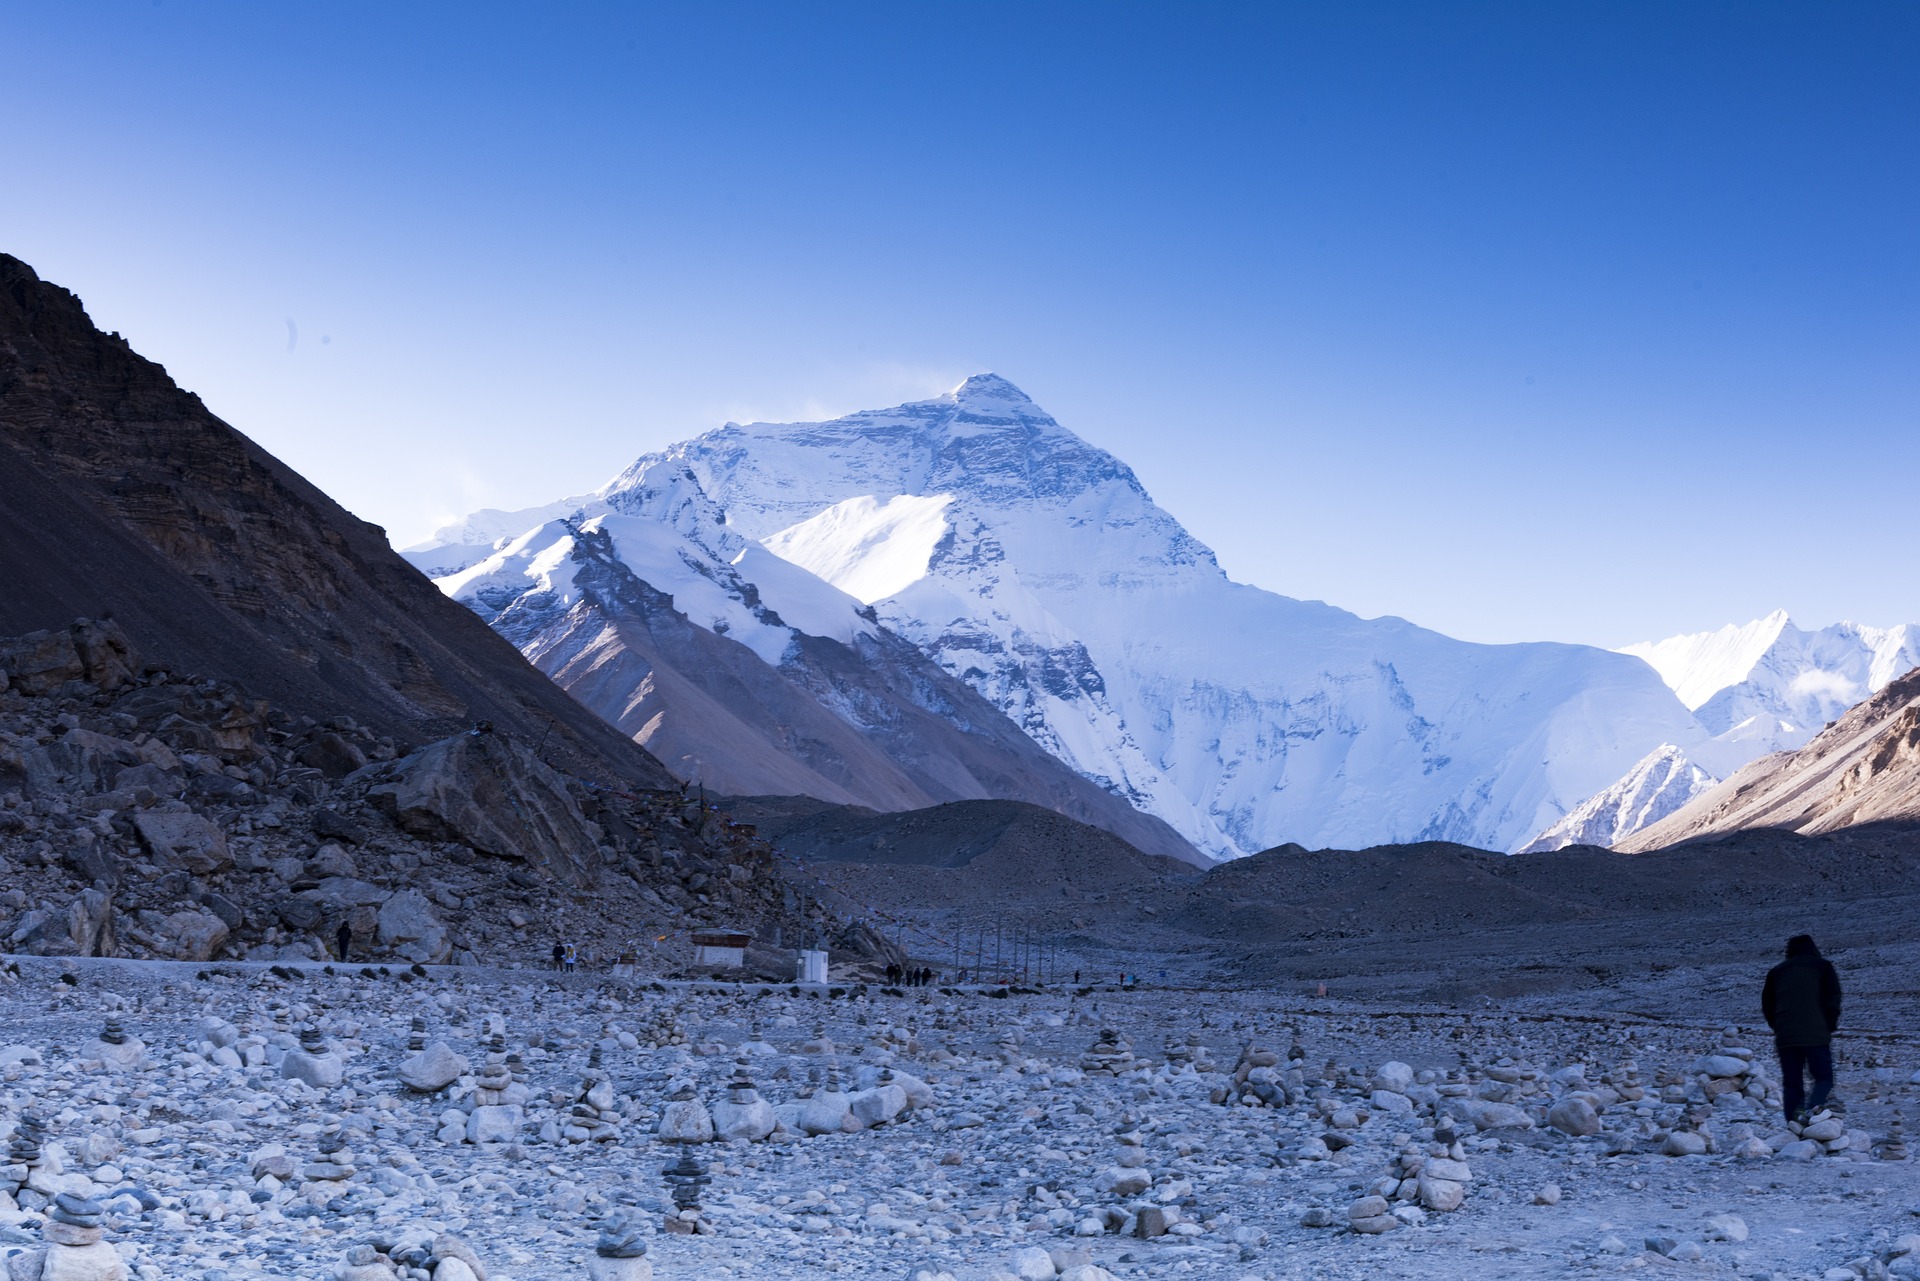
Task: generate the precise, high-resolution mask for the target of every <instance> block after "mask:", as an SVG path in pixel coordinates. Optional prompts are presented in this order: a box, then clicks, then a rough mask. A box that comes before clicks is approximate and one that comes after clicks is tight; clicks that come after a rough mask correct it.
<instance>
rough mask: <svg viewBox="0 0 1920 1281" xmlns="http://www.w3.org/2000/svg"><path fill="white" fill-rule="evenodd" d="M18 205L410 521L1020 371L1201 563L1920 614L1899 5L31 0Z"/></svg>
mask: <svg viewBox="0 0 1920 1281" xmlns="http://www.w3.org/2000/svg"><path fill="white" fill-rule="evenodd" d="M0 56H4V59H5V61H4V65H5V67H6V72H5V74H4V75H0V129H4V135H3V136H4V137H5V138H6V139H7V148H6V155H7V175H8V178H7V183H6V190H5V194H4V197H0V250H4V251H6V252H10V253H13V254H16V255H18V256H20V257H22V258H24V259H26V260H27V261H28V262H30V263H32V264H33V265H34V266H35V267H36V268H37V269H38V270H39V271H40V272H41V274H42V275H44V276H46V277H47V278H49V279H52V280H55V281H58V282H59V283H61V284H64V285H66V286H68V287H69V288H71V289H73V290H74V291H75V292H77V293H79V294H80V295H81V297H82V298H84V299H85V300H86V302H87V303H88V305H89V308H90V309H91V311H92V312H93V315H94V317H95V319H96V320H97V321H98V322H99V323H101V324H102V325H103V326H104V327H106V328H109V329H118V330H120V331H122V332H123V333H124V334H126V335H127V337H128V338H129V339H130V340H131V341H132V342H133V343H134V345H135V346H136V347H137V348H138V349H140V350H141V351H143V352H145V353H146V354H148V355H150V356H152V357H153V358H155V359H157V360H160V361H162V362H163V363H164V364H166V365H167V367H168V368H169V369H170V370H171V371H172V372H173V373H174V375H175V376H176V377H177V378H178V379H179V380H180V381H181V382H182V383H184V384H185V385H187V386H189V387H191V388H193V389H195V390H197V391H198V392H200V393H201V394H202V395H203V396H204V397H205V399H206V400H207V402H208V404H209V405H211V406H212V407H213V408H214V409H215V411H216V412H218V413H221V414H222V415H223V416H225V417H226V418H228V420H229V421H231V422H233V423H234V424H235V425H236V426H238V427H240V428H241V429H242V430H244V431H246V432H247V433H249V434H250V435H252V436H253V437H255V438H256V439H258V440H260V441H261V442H262V443H264V444H265V445H266V446H268V447H269V448H270V449H272V450H274V451H275V452H276V453H278V454H279V455H280V456H281V457H283V458H285V459H286V460H287V461H288V462H290V463H292V464H293V465H294V466H296V467H298V468H299V469H300V470H302V471H303V472H305V473H306V474H307V475H308V476H309V477H311V478H312V479H313V480H315V481H316V482H317V483H319V484H320V485H322V486H323V487H324V488H326V489H327V490H328V491H329V492H331V493H332V494H334V495H335V496H336V497H337V498H339V499H340V500H341V501H342V502H344V503H345V504H346V505H347V506H348V507H350V508H352V509H353V510H354V511H356V512H357V513H359V514H360V515H362V516H365V517H366V518H368V519H370V520H374V521H376V522H378V523H380V524H383V525H385V526H387V527H388V529H389V530H390V531H391V532H392V534H393V535H394V537H395V539H396V541H400V542H409V541H413V540H415V539H417V538H419V537H421V536H423V535H424V534H425V533H426V532H427V531H428V530H429V529H430V528H431V527H432V526H433V525H434V524H435V523H437V522H438V521H439V520H440V519H442V518H445V517H447V516H449V515H452V514H455V513H458V512H462V511H465V510H467V509H469V508H472V507H477V506H483V505H485V506H521V505H527V504H531V503H535V502H541V501H546V500H548V499H551V498H554V497H557V496H559V495H561V494H564V493H568V492H576V491H578V490H581V489H584V488H588V487H591V486H592V485H595V484H597V483H599V482H600V481H601V480H603V479H605V478H606V477H607V476H608V475H610V474H612V473H613V472H614V471H616V470H617V469H618V468H619V467H621V466H622V465H624V464H625V463H626V462H628V461H629V460H631V458H632V457H633V456H634V455H636V454H638V453H640V452H642V451H644V450H646V449H649V448H652V447H656V446H658V445H661V444H663V443H666V442H668V441H671V440H675V439H679V438H682V437H685V436H688V435H691V434H693V433H694V432H696V431H699V430H703V429H705V428H707V427H709V426H712V425H715V424H717V423H719V422H721V421H724V420H726V419H728V418H737V419H745V418H792V417H813V416H820V415H823V414H828V413H836V412H844V411H848V410H852V409H857V408H865V407H872V406H879V405H885V404H891V403H895V402H898V401H900V400H904V399H911V398H918V397H921V396H925V395H930V394H934V393H936V392H938V391H940V390H942V389H944V388H945V387H947V386H949V385H951V384H953V383H955V382H957V381H958V380H959V379H960V378H961V377H963V376H965V375H966V374H969V373H973V372H978V371H981V370H988V369H991V370H994V371H996V372H999V373H1001V374H1004V375H1005V376H1007V377H1009V378H1011V379H1013V380H1014V381H1015V382H1017V383H1019V384H1020V385H1021V386H1023V387H1024V388H1025V389H1026V390H1027V391H1028V392H1029V394H1031V395H1032V396H1033V397H1034V398H1035V399H1036V400H1038V401H1039V402H1040V403H1041V404H1042V405H1043V406H1045V407H1047V408H1048V409H1049V410H1051V411H1052V412H1053V413H1054V414H1055V415H1056V416H1057V417H1058V418H1060V420H1061V421H1062V422H1063V423H1065V424H1066V425H1067V426H1068V427H1070V428H1072V429H1074V430H1076V431H1078V432H1079V433H1080V434H1081V435H1083V436H1085V437H1087V438H1088V439H1090V440H1092V441H1094V442H1095V443H1097V444H1100V445H1102V446H1104V447H1106V448H1108V449H1111V450H1112V451H1113V452H1115V453H1116V454H1118V455H1119V456H1120V457H1122V458H1123V459H1125V460H1126V461H1127V462H1128V463H1130V464H1131V465H1132V466H1133V467H1134V469H1135V470H1136V471H1137V472H1138V473H1139V475H1140V476H1141V478H1142V480H1143V481H1144V482H1145V483H1146V485H1147V487H1148V489H1149V490H1150V491H1151V492H1152V493H1153V495H1154V496H1155V497H1156V498H1157V499H1158V500H1159V501H1160V502H1161V504H1162V505H1163V506H1165V507H1166V508H1168V509H1169V510H1170V511H1172V512H1173V513H1174V515H1176V516H1177V517H1179V518H1180V519H1181V520H1182V521H1184V522H1185V523H1186V524H1187V525H1188V526H1189V527H1190V528H1191V529H1192V530H1193V531H1194V532H1195V533H1196V534H1197V535H1198V536H1199V537H1201V538H1202V539H1204V540H1205V541H1207V542H1208V543H1210V544H1211V545H1212V546H1213V547H1214V548H1215V549H1216V550H1217V551H1218V552H1219V554H1220V558H1221V561H1222V564H1223V565H1224V566H1225V567H1226V568H1227V570H1228V571H1229V572H1230V573H1232V574H1233V575H1234V576H1235V577H1237V578H1240V579H1242V580H1245V581H1250V582H1255V583H1258V584H1260V585H1262V586H1265V587H1269V588H1272V589H1274V590H1276V591H1281V592H1285V593H1287V594H1289V595H1295V596H1305V597H1317V598H1321V599H1325V600H1329V601H1332V602H1334V603H1336V604H1339V605H1343V606H1346V607H1347V608H1350V609H1354V610H1356V611H1358V612H1360V613H1362V614H1367V615H1373V614H1381V613H1393V614H1399V615H1402V616H1405V617H1408V618H1411V619H1413V620H1415V621H1417V622H1420V623H1423V624H1426V625H1428V626H1433V627H1437V628H1439V629H1441V630H1443V631H1447V632H1450V633H1453V634H1455V635H1459V636H1463V637H1467V638H1470V639H1477V640H1498V641H1507V640H1526V639H1558V640H1580V641H1589V642H1593V643H1597V644H1621V643H1626V642H1629V641H1632V640H1636V639H1642V638H1648V637H1655V636H1661V635H1666V634H1669V633H1673V632H1677V631H1682V630H1696V629H1702V628H1707V627H1712V626H1717V625H1719V624H1721V623H1724V622H1731V621H1744V620H1746V619H1749V618H1752V617H1755V616H1758V615H1760V614H1764V613H1766V612H1768V611H1769V610H1771V609H1774V608H1776V607H1785V608H1787V609H1789V610H1791V611H1792V612H1793V613H1794V615H1795V617H1796V619H1797V620H1798V621H1800V622H1801V623H1802V624H1803V625H1819V624H1824V623H1828V622H1832V621H1834V620H1836V619H1839V618H1842V617H1852V618H1856V619H1858V620H1860V621H1865V622H1875V623H1883V624H1884V623H1893V622H1900V621H1909V620H1920V577H1916V575H1915V574H1914V573H1913V571H1912V566H1911V562H1912V555H1911V551H1912V548H1913V545H1914V537H1913V532H1912V531H1913V516H1912V498H1911V492H1912V489H1911V487H1912V478H1913V477H1914V476H1915V475H1916V474H1920V466H1917V465H1920V421H1917V420H1920V408H1917V407H1920V303H1917V301H1916V299H1917V298H1920V292H1917V289H1916V287H1917V286H1920V235H1916V232H1917V231H1920V226H1916V223H1917V222H1920V214H1917V213H1916V211H1917V210H1920V145H1916V142H1917V139H1920V77H1916V76H1915V75H1914V74H1913V70H1912V69H1913V68H1914V67H1915V66H1916V65H1920V8H1916V7H1914V6H1913V5H1911V4H1844V5H1814V4H1803V5H1770V4H1754V3H1737V4H1709V3H1698V4H1690V3H1680V4H1665V3H1662V4H1653V3H1648V4H1614V5H1582V4H1550V5H1541V4H1537V3H1523V4H1513V5H1470V4H1448V5H1437V4H1420V5H1390V4H1378V5H1369V4H1351V5H1325V4H1313V5H1299V6H1289V5H1283V4H1262V5H1251V6H1230V5H1214V6H1207V5H1186V4H1182V5H1170V4H1169V5H1159V6H1148V5H1126V4H1098V5H1085V6H1076V5H1044V4H1043V5H1035V4H1031V3H1024V4H1005V5H981V4H972V5H964V6H960V5H953V6H933V5H903V4H898V3H894V4H884V5H872V6H864V5H856V4H834V5H818V4H800V3H781V4H771V5H727V4H713V3H708V4H700V5H685V6H672V7H658V6H638V5H630V4H622V5H606V6H592V5H575V6H568V5H541V6H533V5H527V6H518V7H501V6H489V5H485V4H474V3H467V4H460V5H445V6H437V7H425V6H411V5H393V4H378V5H372V4H369V5H355V4H338V3H336V4H327V5H314V4H279V5H258V4H232V5H222V4H202V3H186V2H182V0H159V2H158V3H154V2H151V0H143V2H142V3H137V4H117V3H111V2H105V0H103V2H101V3H93V4H86V5H76V4H70V3H57V4H55V3H49V4H37V3H36V4H22V3H13V2H11V0H0Z"/></svg>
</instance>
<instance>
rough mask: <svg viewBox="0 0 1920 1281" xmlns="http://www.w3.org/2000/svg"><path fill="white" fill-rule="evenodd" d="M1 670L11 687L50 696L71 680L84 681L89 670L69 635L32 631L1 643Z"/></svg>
mask: <svg viewBox="0 0 1920 1281" xmlns="http://www.w3.org/2000/svg"><path fill="white" fill-rule="evenodd" d="M0 669H5V671H6V673H7V682H8V684H9V685H10V686H11V687H12V688H13V689H16V690H19V691H20V692H21V693H23V694H48V693H51V692H52V691H54V690H56V689H59V688H60V687H61V686H62V685H64V684H66V683H67V682H68V681H74V680H80V679H82V678H84V677H85V676H86V672H87V669H86V668H85V667H84V666H83V665H82V664H81V662H80V655H79V654H77V653H76V652H74V648H73V637H72V636H71V635H70V634H68V633H67V632H55V631H42V632H28V633H27V634H26V635H24V636H13V637H9V638H8V639H6V640H4V641H0Z"/></svg>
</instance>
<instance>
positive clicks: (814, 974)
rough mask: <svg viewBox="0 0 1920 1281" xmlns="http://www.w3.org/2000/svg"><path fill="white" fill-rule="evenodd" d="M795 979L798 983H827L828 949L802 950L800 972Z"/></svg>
mask: <svg viewBox="0 0 1920 1281" xmlns="http://www.w3.org/2000/svg"><path fill="white" fill-rule="evenodd" d="M793 981H794V982H796V983H825V982H826V981H827V953H826V950H825V949H824V948H823V949H821V950H820V951H817V952H814V951H806V950H802V951H801V953H800V965H799V973H798V974H797V975H796V976H795V978H794V980H793Z"/></svg>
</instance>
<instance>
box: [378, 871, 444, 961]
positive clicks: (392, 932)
mask: <svg viewBox="0 0 1920 1281" xmlns="http://www.w3.org/2000/svg"><path fill="white" fill-rule="evenodd" d="M378 921H379V936H380V945H381V946H382V947H386V948H390V949H392V950H393V951H395V952H398V953H399V954H400V955H401V956H403V957H405V958H406V959H407V960H409V961H415V962H418V963H420V964H422V965H439V964H440V963H441V962H443V961H445V960H446V959H447V957H448V956H450V955H452V953H453V946H452V944H451V943H449V942H448V941H447V927H446V926H444V925H442V924H441V923H440V918H439V917H437V916H435V915H434V913H433V904H432V903H430V902H428V901H427V896H426V895H424V894H422V893H421V892H420V891H419V890H416V889H404V890H401V891H400V892H399V893H398V894H395V895H394V896H393V897H392V898H390V899H388V900H387V901H386V902H385V903H383V904H381V905H380V915H379V918H378Z"/></svg>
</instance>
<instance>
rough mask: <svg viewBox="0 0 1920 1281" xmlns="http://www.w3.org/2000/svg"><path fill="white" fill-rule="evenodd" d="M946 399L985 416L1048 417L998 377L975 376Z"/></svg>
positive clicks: (951, 392) (1025, 395)
mask: <svg viewBox="0 0 1920 1281" xmlns="http://www.w3.org/2000/svg"><path fill="white" fill-rule="evenodd" d="M946 398H947V399H949V400H951V401H953V403H954V404H956V405H959V406H960V407H961V408H963V409H966V410H969V411H971V412H973V413H976V414H981V415H983V416H987V417H994V418H1000V417H1016V418H1045V417H1047V414H1046V412H1045V411H1044V410H1042V409H1041V408H1040V406H1038V405H1036V404H1034V403H1033V400H1032V399H1031V398H1030V397H1029V396H1028V395H1027V393H1026V392H1024V391H1021V390H1020V389H1019V388H1018V387H1016V386H1014V385H1013V384H1012V383H1011V382H1008V381H1007V380H1006V379H1005V378H1002V377H1001V376H1000V375H999V374H991V373H989V374H974V375H973V376H972V377H970V378H968V379H967V380H966V381H965V382H963V383H961V384H960V385H959V386H958V387H955V388H954V389H953V390H952V391H950V392H948V393H947V396H946Z"/></svg>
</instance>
